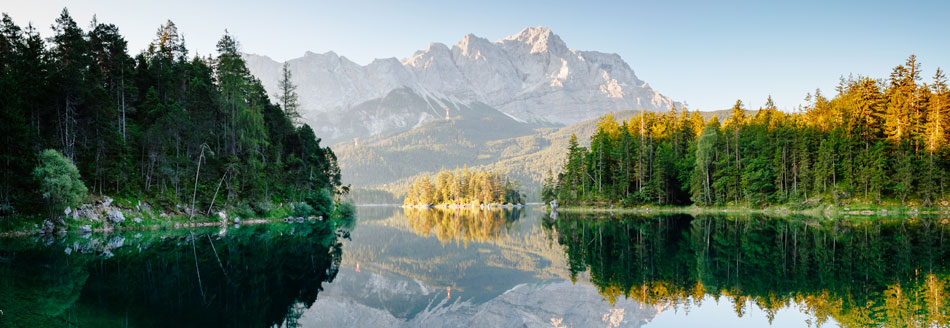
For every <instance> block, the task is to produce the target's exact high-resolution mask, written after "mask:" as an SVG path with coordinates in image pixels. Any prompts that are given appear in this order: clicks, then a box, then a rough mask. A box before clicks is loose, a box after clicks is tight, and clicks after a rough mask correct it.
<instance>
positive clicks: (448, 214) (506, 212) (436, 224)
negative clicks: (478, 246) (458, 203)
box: [403, 208, 524, 245]
mask: <svg viewBox="0 0 950 328" xmlns="http://www.w3.org/2000/svg"><path fill="white" fill-rule="evenodd" d="M403 213H404V214H405V215H406V218H408V221H409V226H410V227H411V228H412V230H413V231H414V232H415V233H416V234H418V235H420V236H425V237H429V236H430V235H431V234H432V233H435V236H436V237H437V238H438V239H439V241H441V242H442V244H445V243H448V242H450V241H455V242H456V243H458V242H464V243H465V244H466V245H467V244H468V242H470V241H475V242H486V241H491V240H496V239H497V238H498V236H499V235H501V234H502V232H503V231H507V229H508V228H510V227H511V224H512V223H514V222H515V221H517V220H518V219H519V218H521V216H522V215H524V209H523V208H513V209H489V210H482V209H438V208H433V209H416V208H404V210H403Z"/></svg>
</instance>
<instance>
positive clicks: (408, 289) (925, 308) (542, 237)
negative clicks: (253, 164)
mask: <svg viewBox="0 0 950 328" xmlns="http://www.w3.org/2000/svg"><path fill="white" fill-rule="evenodd" d="M945 235H947V237H950V224H948V223H947V222H946V220H944V219H940V218H906V219H895V218H884V219H882V220H875V221H873V222H871V221H867V222H863V221H862V222H855V221H842V220H830V219H817V218H809V217H791V218H770V217H762V216H749V215H744V216H725V215H716V216H697V217H693V216H689V215H653V216H648V217H644V216H636V215H619V214H618V215H609V214H597V215H590V214H588V215H584V214H567V213H560V214H559V215H558V216H557V219H556V220H555V219H552V218H551V217H550V216H549V215H547V214H546V213H544V212H543V211H541V210H540V209H537V208H530V207H529V208H527V209H521V210H509V211H468V212H466V211H462V212H454V211H448V212H446V211H438V210H430V211H422V210H403V209H401V208H395V207H360V208H359V211H358V216H357V219H356V220H355V222H344V223H340V224H336V225H335V224H332V223H326V222H305V223H280V224H269V225H254V226H241V227H233V226H229V227H226V228H220V227H216V228H213V229H196V230H192V231H187V230H184V231H170V232H121V233H112V234H92V235H86V236H82V235H67V236H65V237H58V238H40V237H35V238H8V239H0V311H2V314H0V326H3V327H20V326H22V327H46V326H53V327H125V326H131V327H180V326H202V327H208V326H229V327H266V326H275V325H276V326H285V327H348V326H357V327H391V326H396V327H443V326H449V327H461V326H464V327H471V326H478V327H681V326H701V327H762V326H769V325H771V326H773V327H806V326H811V327H817V326H820V327H837V326H839V325H841V326H895V327H906V326H938V325H940V326H945V325H947V324H948V322H950V305H948V301H950V300H948V299H947V298H946V297H947V295H948V293H950V289H948V288H950V281H948V279H950V251H948V247H947V246H948V245H946V243H948V242H950V241H946V242H945V241H944V239H945Z"/></svg>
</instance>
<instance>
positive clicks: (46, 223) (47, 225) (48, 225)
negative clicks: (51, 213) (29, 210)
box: [40, 219, 56, 235]
mask: <svg viewBox="0 0 950 328" xmlns="http://www.w3.org/2000/svg"><path fill="white" fill-rule="evenodd" d="M55 229H56V225H55V224H53V221H50V220H49V219H46V220H43V227H41V228H40V232H41V233H43V234H44V235H45V234H51V233H53V230H55Z"/></svg>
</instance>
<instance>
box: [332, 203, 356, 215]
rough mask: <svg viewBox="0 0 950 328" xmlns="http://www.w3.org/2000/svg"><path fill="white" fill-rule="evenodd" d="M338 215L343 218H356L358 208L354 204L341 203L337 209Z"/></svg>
mask: <svg viewBox="0 0 950 328" xmlns="http://www.w3.org/2000/svg"><path fill="white" fill-rule="evenodd" d="M336 214H337V216H339V217H343V218H351V217H354V216H356V206H355V205H353V203H340V204H339V205H337V207H336Z"/></svg>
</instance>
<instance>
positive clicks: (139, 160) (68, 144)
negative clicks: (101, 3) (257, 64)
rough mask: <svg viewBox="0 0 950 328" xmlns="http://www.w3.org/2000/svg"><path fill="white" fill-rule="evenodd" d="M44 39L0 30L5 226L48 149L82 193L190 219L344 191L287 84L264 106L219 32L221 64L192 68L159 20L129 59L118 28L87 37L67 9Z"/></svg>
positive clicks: (31, 201) (14, 28)
mask: <svg viewBox="0 0 950 328" xmlns="http://www.w3.org/2000/svg"><path fill="white" fill-rule="evenodd" d="M52 27H53V30H54V35H53V36H52V37H50V38H47V39H44V38H42V37H41V36H40V34H39V33H38V32H37V30H36V28H34V27H33V26H32V25H27V26H26V27H25V28H24V27H20V26H18V25H17V24H15V23H14V22H13V20H12V19H11V18H10V16H8V15H7V14H3V18H2V22H0V72H2V74H0V90H2V92H0V121H2V122H4V131H3V134H2V137H0V138H2V140H0V149H2V152H0V165H2V169H0V171H2V172H0V176H2V178H0V209H2V214H4V215H10V214H32V213H35V212H37V211H34V210H33V209H34V208H36V207H37V206H34V205H38V204H40V201H41V200H42V199H43V196H44V195H41V194H39V193H38V192H37V191H36V190H37V188H36V185H37V181H36V180H35V179H34V178H33V177H32V176H31V174H30V172H31V171H32V170H33V167H35V166H36V165H37V163H38V160H39V155H40V154H41V153H42V152H43V151H44V150H46V149H53V150H55V151H57V152H60V153H61V154H62V155H64V156H65V158H67V159H68V160H70V161H72V162H74V163H75V165H76V166H77V167H78V171H79V172H80V173H81V176H82V177H81V179H82V182H83V183H84V185H85V186H86V187H88V190H89V192H91V193H94V194H98V195H106V194H108V195H115V196H119V197H125V198H130V199H142V198H146V199H150V200H153V201H155V202H156V203H158V204H164V205H165V206H166V207H168V206H173V205H176V204H177V205H186V206H187V207H190V208H192V214H194V213H195V212H198V213H199V214H206V213H208V212H210V211H211V208H212V207H231V206H240V207H244V208H250V209H253V210H254V211H255V212H266V211H267V210H269V209H270V208H272V207H273V204H275V203H276V202H282V201H290V200H294V201H301V200H314V199H316V198H326V197H330V196H328V195H332V194H333V193H340V192H344V191H345V189H346V188H344V187H342V186H341V183H340V170H339V167H338V166H337V163H336V157H335V155H334V154H333V152H332V151H331V150H330V149H329V148H328V147H321V146H320V139H319V138H317V137H316V136H315V135H314V132H313V130H312V129H311V128H310V127H308V126H307V125H302V124H299V122H297V121H296V119H297V118H299V114H297V104H296V93H295V90H294V86H293V84H292V83H291V82H290V78H291V77H290V74H289V72H286V71H285V74H284V81H283V82H282V83H281V89H282V90H281V91H282V92H280V93H279V94H278V95H277V98H278V99H279V100H280V101H281V103H279V104H278V103H274V102H272V101H271V99H270V97H268V95H267V93H266V91H265V90H264V88H263V86H262V85H261V83H260V81H259V80H257V79H256V78H254V77H253V76H252V75H251V74H250V72H249V71H248V69H247V67H246V65H245V62H244V60H243V59H242V57H241V54H240V52H239V51H240V50H239V44H238V42H237V40H235V38H234V37H233V36H232V35H230V34H228V33H227V32H226V31H225V34H224V36H223V37H221V39H220V40H219V41H218V43H217V46H216V50H217V51H216V52H217V54H216V56H211V55H208V56H207V57H200V56H197V55H195V56H192V57H189V55H188V54H189V51H188V50H187V48H186V47H185V40H184V38H183V37H182V35H181V34H180V33H179V31H178V29H177V27H176V26H175V24H174V23H173V22H171V21H168V22H167V23H166V24H164V25H162V26H161V27H160V28H159V29H158V32H157V33H156V36H155V39H154V41H153V42H152V43H151V44H150V45H149V46H148V48H147V49H146V50H144V51H142V52H141V53H139V54H137V55H135V56H134V57H133V56H130V55H129V53H128V49H127V42H126V40H125V39H124V38H123V37H122V35H121V34H120V33H119V30H118V28H117V27H116V26H115V25H112V24H105V23H100V22H98V21H97V20H96V19H95V18H93V20H92V22H90V24H89V28H88V29H87V30H83V29H82V28H80V27H79V25H78V24H77V23H76V22H75V21H74V20H73V18H72V17H71V16H70V15H69V12H68V11H67V10H66V9H63V11H62V13H61V14H60V15H59V17H58V18H57V19H56V22H55V24H53V26H52ZM282 106H283V108H282ZM321 202H322V203H326V202H325V201H321ZM321 202H315V203H321ZM61 205H62V204H61ZM198 209H201V210H200V211H199V210H198ZM205 209H207V211H206V210H205Z"/></svg>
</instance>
